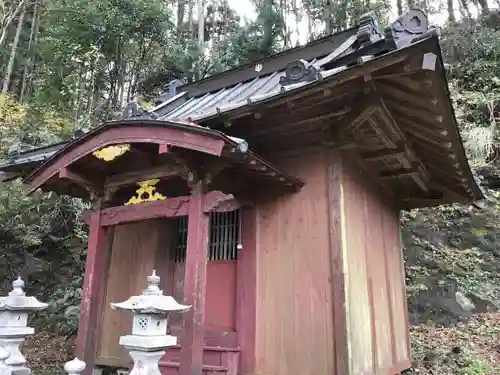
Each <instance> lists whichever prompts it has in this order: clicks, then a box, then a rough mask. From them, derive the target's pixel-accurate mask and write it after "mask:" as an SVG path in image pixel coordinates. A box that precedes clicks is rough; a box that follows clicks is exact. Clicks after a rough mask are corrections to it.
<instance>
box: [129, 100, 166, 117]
mask: <svg viewBox="0 0 500 375" xmlns="http://www.w3.org/2000/svg"><path fill="white" fill-rule="evenodd" d="M138 118H142V119H145V120H156V119H158V116H157V115H156V114H154V113H153V112H149V111H148V110H147V109H144V108H143V107H141V106H140V105H139V104H137V103H136V102H130V103H128V104H127V105H126V106H125V108H124V109H123V113H122V120H128V119H130V120H137V119H138Z"/></svg>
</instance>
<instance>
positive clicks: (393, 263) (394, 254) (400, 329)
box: [383, 211, 410, 363]
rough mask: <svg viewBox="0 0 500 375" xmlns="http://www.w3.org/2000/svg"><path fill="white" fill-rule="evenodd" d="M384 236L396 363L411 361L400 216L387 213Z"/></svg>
mask: <svg viewBox="0 0 500 375" xmlns="http://www.w3.org/2000/svg"><path fill="white" fill-rule="evenodd" d="M383 223H384V234H385V236H386V237H385V241H386V251H387V267H388V270H389V271H390V272H389V273H388V276H389V277H390V282H391V292H390V299H391V306H392V312H393V313H392V314H393V325H394V328H393V331H394V342H393V345H394V346H395V354H396V362H395V363H399V362H403V361H405V360H409V359H410V353H409V350H408V348H409V342H408V340H409V336H408V306H407V303H406V291H405V284H404V282H405V280H404V267H403V255H402V253H401V250H402V248H401V237H400V229H399V214H397V213H395V212H388V211H386V212H385V215H384V221H383Z"/></svg>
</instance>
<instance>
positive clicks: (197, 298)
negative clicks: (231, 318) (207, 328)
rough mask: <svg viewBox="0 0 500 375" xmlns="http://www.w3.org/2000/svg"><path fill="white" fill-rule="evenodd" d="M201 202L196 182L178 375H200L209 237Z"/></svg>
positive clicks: (198, 185)
mask: <svg viewBox="0 0 500 375" xmlns="http://www.w3.org/2000/svg"><path fill="white" fill-rule="evenodd" d="M203 200H204V194H203V185H202V183H201V182H199V183H198V184H197V185H196V187H195V189H193V193H192V195H191V197H190V200H189V211H188V212H189V213H188V235H187V251H186V268H185V272H184V304H186V305H191V309H190V310H189V311H188V312H187V313H186V314H185V316H184V323H183V329H182V338H181V346H182V349H181V363H180V375H201V374H202V365H203V344H204V340H203V339H204V338H203V326H204V319H205V293H206V283H207V255H208V254H207V253H208V235H209V230H208V229H209V215H208V213H204V212H203V211H204V210H203Z"/></svg>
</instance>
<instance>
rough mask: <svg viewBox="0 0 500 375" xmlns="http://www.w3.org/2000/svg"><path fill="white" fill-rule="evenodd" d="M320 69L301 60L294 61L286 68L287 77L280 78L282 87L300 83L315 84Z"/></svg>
mask: <svg viewBox="0 0 500 375" xmlns="http://www.w3.org/2000/svg"><path fill="white" fill-rule="evenodd" d="M318 72H319V69H317V68H316V66H314V65H313V64H311V63H310V62H308V61H306V60H304V59H299V60H295V61H292V62H291V63H289V64H288V65H287V66H286V68H285V75H284V76H282V77H280V84H281V85H282V86H286V85H291V84H294V83H298V82H314V81H316V80H317V79H318V78H319V77H318Z"/></svg>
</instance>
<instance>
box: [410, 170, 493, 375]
mask: <svg viewBox="0 0 500 375" xmlns="http://www.w3.org/2000/svg"><path fill="white" fill-rule="evenodd" d="M478 172H479V173H480V174H481V176H485V178H484V179H483V180H484V185H485V186H483V188H484V191H485V195H486V199H485V201H484V202H483V204H484V207H483V208H481V209H478V208H474V207H471V206H464V205H452V206H443V207H438V208H433V209H422V210H415V211H411V212H405V213H404V214H403V215H402V225H403V242H404V258H405V267H406V283H407V297H408V309H409V320H410V325H411V331H412V332H411V333H412V342H413V356H414V360H415V361H414V364H415V368H417V369H418V370H414V372H417V371H418V373H419V374H435V375H437V374H439V375H441V374H442V375H445V374H446V375H448V374H450V375H466V374H470V375H472V374H478V375H480V374H484V375H486V374H488V375H489V374H499V373H500V341H499V338H500V314H497V313H496V311H498V308H499V307H500V241H499V239H500V220H499V219H500V212H499V210H498V209H499V207H500V192H498V191H496V190H493V189H491V188H490V187H488V185H489V186H492V185H493V184H494V181H493V182H492V179H491V176H494V175H496V171H493V170H492V169H491V168H484V169H482V170H479V171H478Z"/></svg>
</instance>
